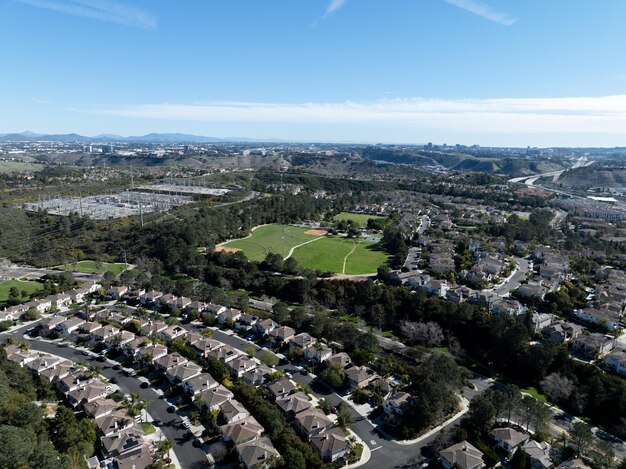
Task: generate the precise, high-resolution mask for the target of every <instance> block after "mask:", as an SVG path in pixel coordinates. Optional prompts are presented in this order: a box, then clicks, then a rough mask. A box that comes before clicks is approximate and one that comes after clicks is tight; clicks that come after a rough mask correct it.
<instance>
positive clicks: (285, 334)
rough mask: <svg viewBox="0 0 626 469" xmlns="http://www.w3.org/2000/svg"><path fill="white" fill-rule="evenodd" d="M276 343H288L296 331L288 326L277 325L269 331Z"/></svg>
mask: <svg viewBox="0 0 626 469" xmlns="http://www.w3.org/2000/svg"><path fill="white" fill-rule="evenodd" d="M269 334H270V337H272V338H273V339H274V342H275V343H276V344H277V345H282V344H285V343H288V342H289V341H290V340H291V339H293V338H294V336H295V335H296V331H295V330H294V329H292V328H291V327H289V326H279V327H277V328H276V329H274V330H273V331H271V332H270V333H269Z"/></svg>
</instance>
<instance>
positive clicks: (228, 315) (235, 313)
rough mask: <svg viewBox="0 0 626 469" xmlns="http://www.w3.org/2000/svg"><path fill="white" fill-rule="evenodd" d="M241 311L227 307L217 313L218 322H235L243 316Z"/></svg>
mask: <svg viewBox="0 0 626 469" xmlns="http://www.w3.org/2000/svg"><path fill="white" fill-rule="evenodd" d="M241 314H242V313H241V311H239V310H238V309H234V308H229V309H226V310H224V311H222V312H220V313H219V314H218V315H217V322H218V323H220V324H226V323H228V322H235V321H236V320H237V319H239V318H240V317H241Z"/></svg>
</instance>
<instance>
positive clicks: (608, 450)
mask: <svg viewBox="0 0 626 469" xmlns="http://www.w3.org/2000/svg"><path fill="white" fill-rule="evenodd" d="M624 461H625V462H626V459H625V460H624ZM593 462H595V463H596V466H598V467H601V468H603V469H609V468H612V467H614V466H615V451H613V447H612V446H611V445H610V444H609V443H607V442H606V441H604V440H600V439H598V440H597V442H596V445H595V451H594V452H593Z"/></svg>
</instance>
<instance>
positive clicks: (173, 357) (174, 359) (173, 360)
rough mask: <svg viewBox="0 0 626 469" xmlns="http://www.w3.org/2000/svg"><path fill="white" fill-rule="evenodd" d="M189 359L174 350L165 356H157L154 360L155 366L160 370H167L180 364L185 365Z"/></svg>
mask: <svg viewBox="0 0 626 469" xmlns="http://www.w3.org/2000/svg"><path fill="white" fill-rule="evenodd" d="M188 361H189V360H187V359H186V358H185V357H183V356H182V355H181V354H180V353H177V352H174V353H170V354H168V355H165V356H164V357H161V358H157V359H155V360H154V367H155V368H156V369H157V370H160V371H167V370H169V369H171V368H174V367H175V366H178V365H184V364H185V363H187V362H188Z"/></svg>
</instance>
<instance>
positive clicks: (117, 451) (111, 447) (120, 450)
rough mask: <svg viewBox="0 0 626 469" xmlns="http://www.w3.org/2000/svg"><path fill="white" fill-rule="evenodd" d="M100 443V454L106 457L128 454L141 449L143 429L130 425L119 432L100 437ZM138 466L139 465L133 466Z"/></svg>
mask: <svg viewBox="0 0 626 469" xmlns="http://www.w3.org/2000/svg"><path fill="white" fill-rule="evenodd" d="M100 441H101V443H102V448H103V451H102V454H103V456H105V457H106V458H119V457H120V456H126V455H128V454H134V453H135V452H137V451H141V448H142V447H143V445H144V443H143V430H142V429H141V427H139V426H135V427H131V428H129V429H128V430H124V431H122V432H120V433H115V434H113V435H111V436H107V437H103V438H101V439H100ZM135 467H140V466H135Z"/></svg>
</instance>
